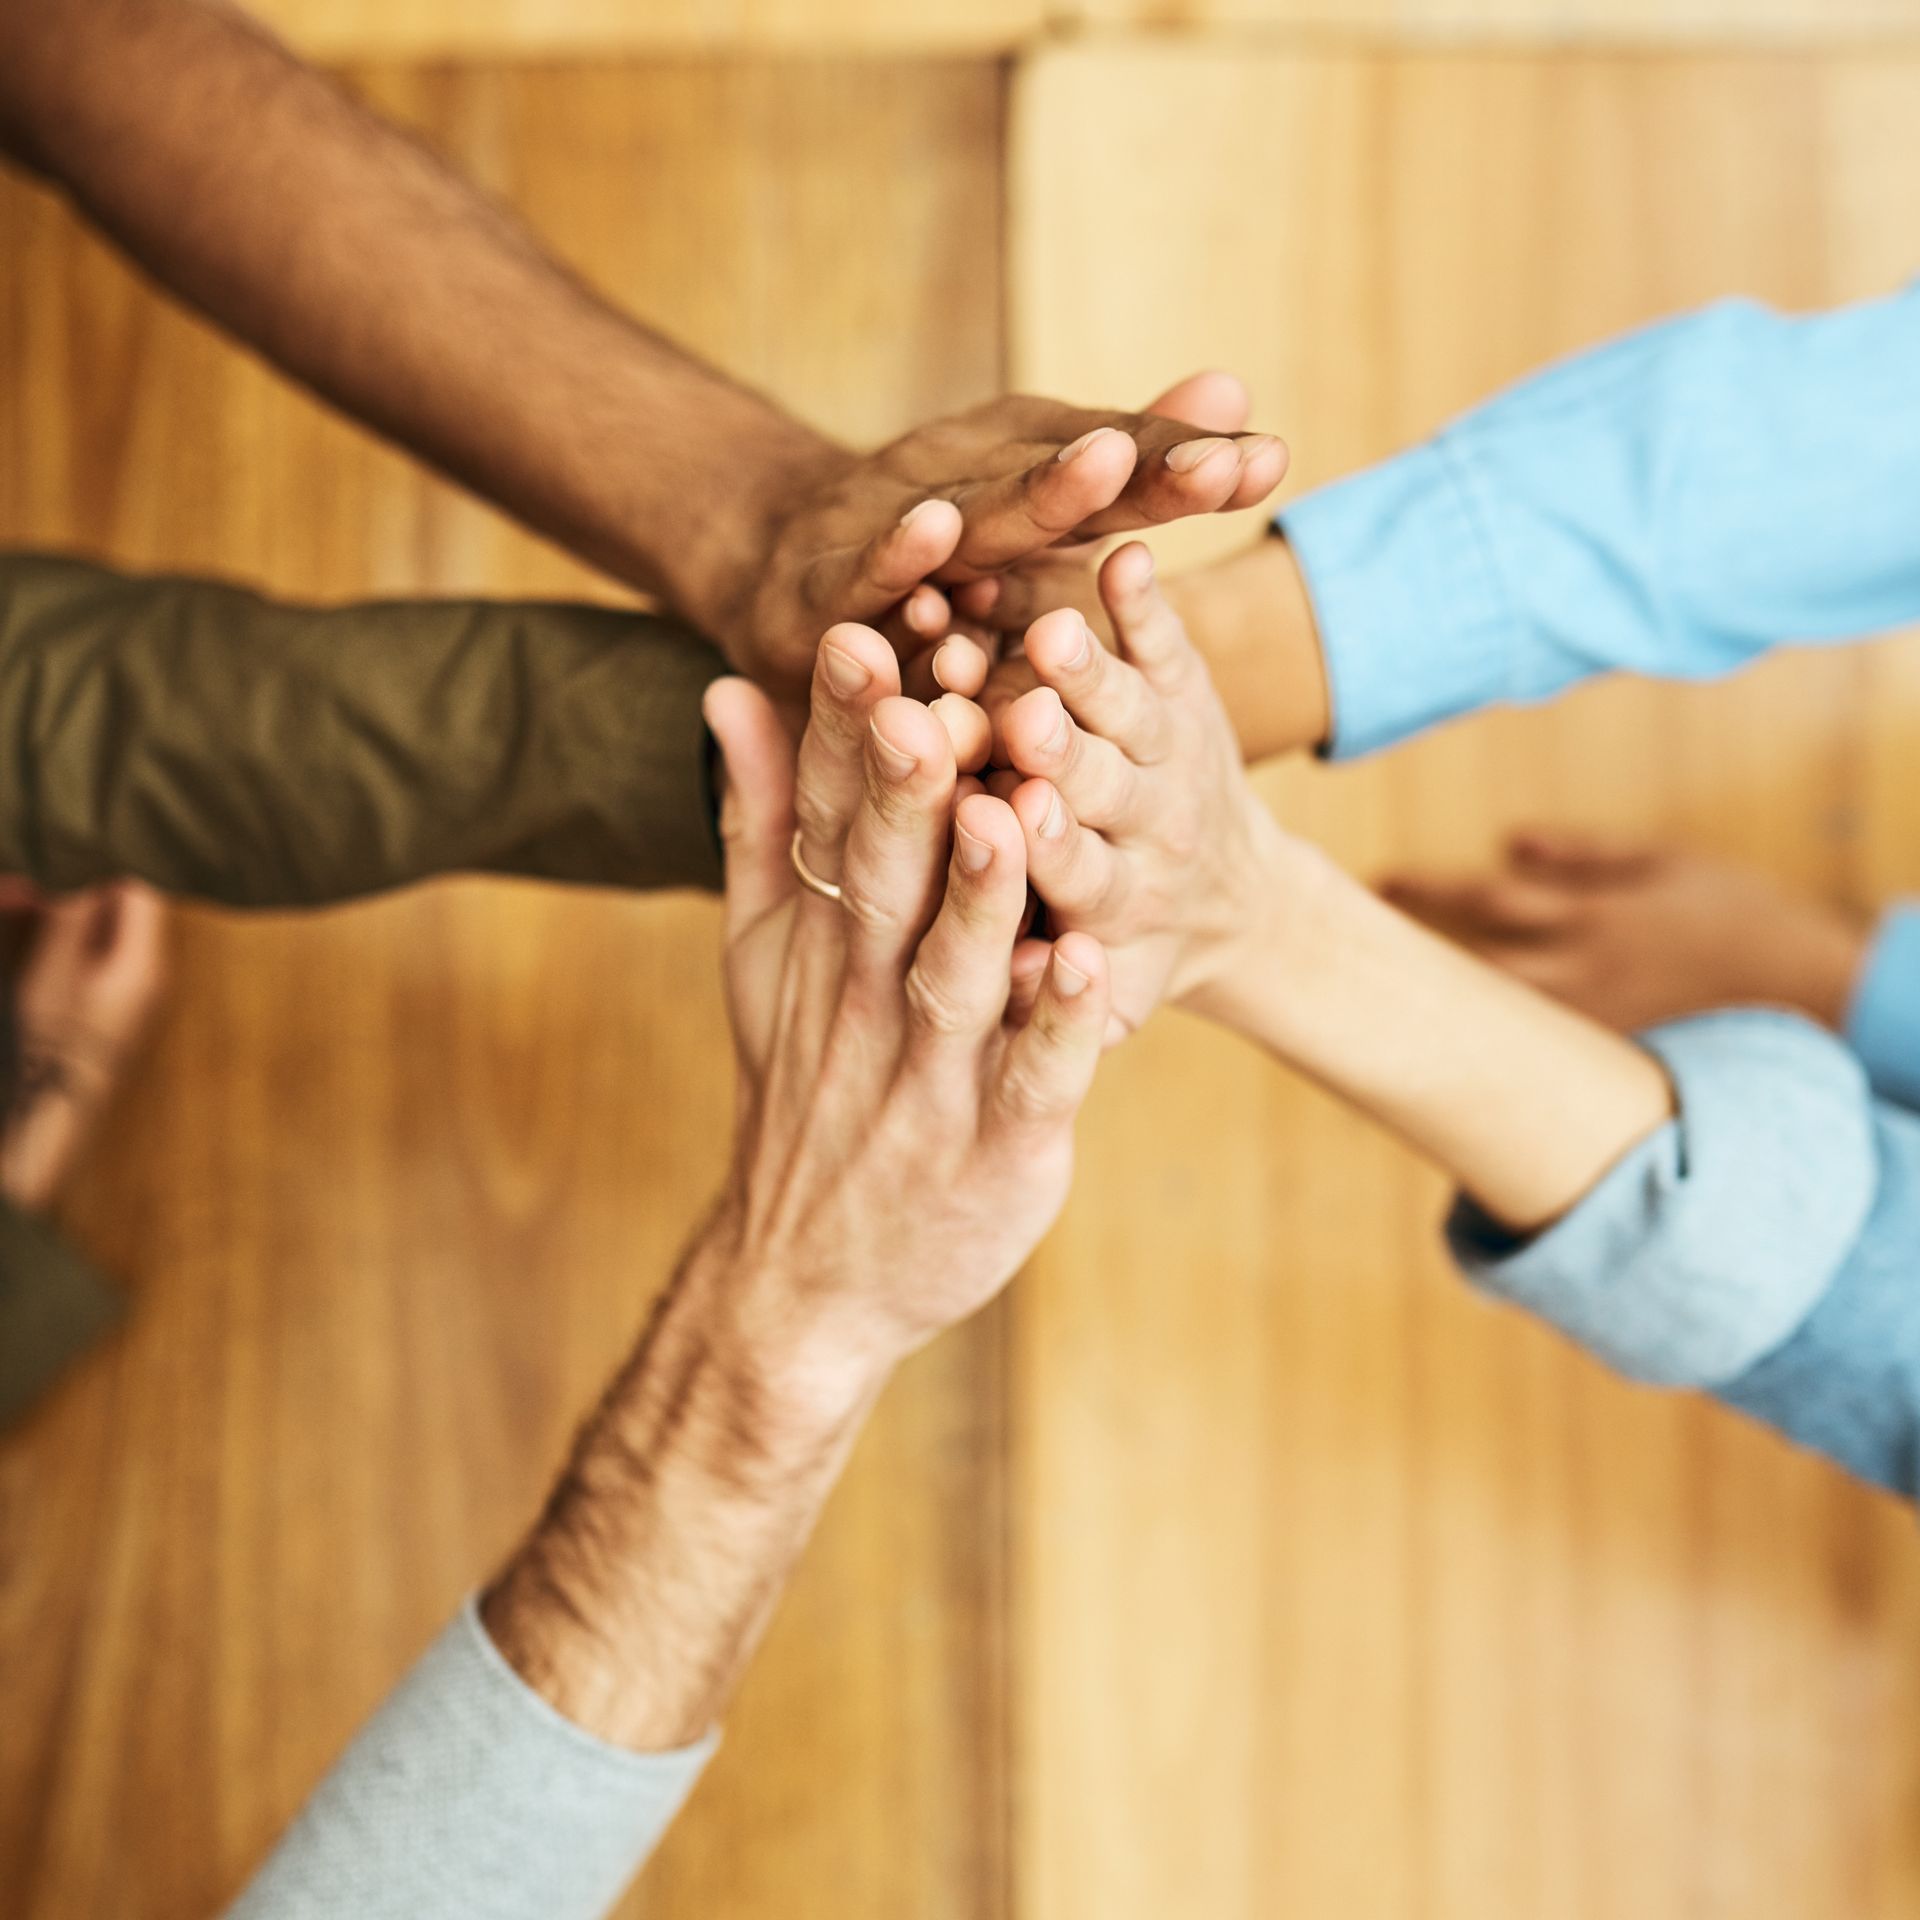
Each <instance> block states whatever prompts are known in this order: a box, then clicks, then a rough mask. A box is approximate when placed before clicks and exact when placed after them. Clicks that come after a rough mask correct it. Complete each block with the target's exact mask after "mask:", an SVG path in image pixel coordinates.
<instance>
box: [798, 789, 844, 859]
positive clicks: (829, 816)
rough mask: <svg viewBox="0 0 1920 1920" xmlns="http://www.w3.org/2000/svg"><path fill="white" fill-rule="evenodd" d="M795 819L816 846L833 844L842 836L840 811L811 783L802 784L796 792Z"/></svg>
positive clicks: (803, 832) (806, 836)
mask: <svg viewBox="0 0 1920 1920" xmlns="http://www.w3.org/2000/svg"><path fill="white" fill-rule="evenodd" d="M793 818H794V824H795V825H796V826H798V827H799V829H800V831H801V833H802V834H803V835H804V836H805V838H806V839H807V840H809V841H811V842H812V843H813V844H814V845H816V846H818V845H821V844H823V843H825V844H831V843H832V842H833V841H834V840H836V839H837V838H838V837H839V835H840V831H841V819H840V813H839V810H838V809H837V808H836V807H834V806H833V805H832V804H831V802H829V801H828V799H827V798H826V796H825V795H824V794H823V793H821V791H820V790H819V788H818V787H816V786H814V785H812V784H811V783H810V782H802V783H801V785H800V786H799V787H798V788H797V789H796V790H795V793H794V796H793Z"/></svg>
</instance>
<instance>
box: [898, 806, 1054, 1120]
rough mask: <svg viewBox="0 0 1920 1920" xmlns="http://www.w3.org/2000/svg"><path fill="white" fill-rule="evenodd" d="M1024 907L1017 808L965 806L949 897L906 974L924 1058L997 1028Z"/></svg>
mask: <svg viewBox="0 0 1920 1920" xmlns="http://www.w3.org/2000/svg"><path fill="white" fill-rule="evenodd" d="M1026 902H1027V862H1026V848H1025V845H1024V843H1023V841H1022V838H1021V833H1020V823H1019V821H1018V820H1016V819H1015V818H1014V817H1013V811H1012V809H1011V808H1010V807H1008V806H1007V805H1006V804H1005V803H1004V802H1003V801H999V800H990V799H989V798H988V797H987V796H986V795H985V794H976V795H974V796H973V797H971V798H970V799H967V800H964V801H962V802H961V803H960V806H959V808H958V809H957V810H956V812H955V815H954V823H953V855H952V859H951V860H950V862H949V864H948V868H947V891H946V897H945V899H944V900H943V901H942V902H941V905H940V910H939V912H938V914H937V915H936V916H935V918H934V922H933V925H932V927H931V928H930V929H929V930H928V932H927V937H926V938H925V939H924V940H923V941H921V943H920V949H919V952H918V953H916V954H915V956H914V960H913V965H912V966H911V967H910V968H909V969H908V972H907V989H906V991H907V1010H908V1019H909V1023H910V1026H911V1029H912V1032H913V1034H914V1036H915V1041H916V1043H917V1045H918V1047H919V1048H920V1049H921V1050H922V1051H923V1052H935V1053H937V1052H942V1051H950V1050H951V1049H952V1047H953V1045H954V1043H956V1042H957V1043H959V1044H960V1045H962V1046H964V1047H968V1048H976V1049H977V1048H978V1046H979V1045H980V1043H981V1041H983V1040H984V1039H985V1038H986V1036H987V1035H988V1034H989V1033H991V1032H993V1031H994V1030H995V1029H996V1028H997V1027H998V1026H999V1024H1000V1019H1001V1016H1002V1014H1003V1013H1004V1012H1005V1010H1006V1004H1007V990H1008V982H1009V978H1010V975H1009V971H1008V962H1009V957H1010V955H1011V954H1012V951H1013V944H1014V941H1015V940H1016V939H1017V938H1018V936H1019V931H1020V916H1021V913H1022V912H1023V910H1024V909H1025V907H1026ZM973 1084H975V1085H977V1082H974V1083H973Z"/></svg>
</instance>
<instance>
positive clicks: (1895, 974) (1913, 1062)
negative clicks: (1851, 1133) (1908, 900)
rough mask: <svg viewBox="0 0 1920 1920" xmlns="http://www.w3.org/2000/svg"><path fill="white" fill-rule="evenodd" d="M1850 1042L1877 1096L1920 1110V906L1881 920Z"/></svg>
mask: <svg viewBox="0 0 1920 1920" xmlns="http://www.w3.org/2000/svg"><path fill="white" fill-rule="evenodd" d="M1847 1044H1848V1045H1849V1046H1850V1047H1852V1049H1853V1050H1854V1052H1855V1053H1857V1054H1858V1055H1859V1056H1860V1058H1861V1061H1862V1062H1863V1064H1864V1065H1865V1067H1866V1069H1867V1077H1868V1078H1869V1079H1870V1080H1871V1081H1872V1082H1873V1086H1874V1091H1875V1092H1876V1093H1878V1094H1879V1095H1880V1096H1881V1097H1882V1098H1883V1099H1886V1100H1891V1101H1893V1102H1894V1103H1895V1104H1896V1105H1898V1106H1902V1107H1910V1108H1912V1109H1913V1110H1914V1111H1915V1112H1920V904H1910V905H1907V906H1901V907H1895V908H1894V909H1893V910H1892V912H1890V913H1889V914H1888V915H1887V916H1886V918H1885V919H1884V920H1882V921H1881V923H1880V929H1879V931H1878V932H1877V933H1876V934H1875V935H1874V940H1873V947H1872V950H1871V951H1870V952H1869V953H1868V955H1867V964H1866V967H1865V970H1864V971H1863V972H1862V973H1861V975H1860V983H1859V985H1858V986H1857V987H1856V988H1855V989H1854V995H1853V1005H1852V1007H1851V1008H1850V1009H1849V1011H1848V1014H1847Z"/></svg>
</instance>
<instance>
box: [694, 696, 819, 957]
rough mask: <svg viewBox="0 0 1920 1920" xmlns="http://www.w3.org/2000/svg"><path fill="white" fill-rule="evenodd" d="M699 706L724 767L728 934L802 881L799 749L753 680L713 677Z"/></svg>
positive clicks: (722, 833) (722, 818)
mask: <svg viewBox="0 0 1920 1920" xmlns="http://www.w3.org/2000/svg"><path fill="white" fill-rule="evenodd" d="M700 710H701V712H702V713H703V714H704V715H705V716H706V721H707V726H708V728H709V730H710V731H711V732H712V734H713V737H714V739H715V740H716V741H718V742H719V745H720V757H721V761H722V764H723V766H724V769H725V780H726V791H725V793H724V794H723V795H722V796H721V801H720V842H721V845H722V847H723V849H724V850H725V855H726V874H727V878H726V910H727V938H728V939H729V940H730V941H731V940H733V939H734V938H736V937H737V936H738V935H739V934H740V933H742V932H744V931H745V930H746V929H747V928H748V927H751V926H754V925H756V924H757V923H758V922H759V921H761V920H762V919H764V918H765V917H766V916H767V915H768V914H769V913H771V912H772V911H773V910H774V909H775V908H776V907H778V906H779V905H780V904H781V902H782V901H784V900H785V899H786V898H787V896H788V895H789V894H790V893H792V891H793V890H794V888H795V886H796V885H798V882H797V881H796V880H795V878H794V873H793V863H792V860H791V858H790V851H791V847H792V843H793V786H794V764H795V758H796V751H795V748H794V746H793V743H792V742H791V741H790V740H789V739H788V738H787V730H786V728H785V727H783V726H782V725H781V724H780V716H779V714H778V712H777V711H776V710H775V708H774V705H773V702H772V701H771V700H769V699H768V698H767V696H766V694H765V692H764V691H763V690H762V689H761V688H759V687H757V686H755V685H754V683H753V682H752V681H751V680H740V679H735V678H731V677H730V678H727V679H724V680H716V681H715V682H714V683H713V685H712V686H710V687H709V688H708V689H707V692H706V697H705V699H704V700H702V702H701V704H700Z"/></svg>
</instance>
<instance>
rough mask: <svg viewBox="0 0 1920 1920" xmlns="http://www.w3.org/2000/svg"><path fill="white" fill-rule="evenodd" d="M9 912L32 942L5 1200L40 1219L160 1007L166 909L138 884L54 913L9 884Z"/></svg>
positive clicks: (21, 994)
mask: <svg viewBox="0 0 1920 1920" xmlns="http://www.w3.org/2000/svg"><path fill="white" fill-rule="evenodd" d="M0 913H4V914H5V915H6V917H7V918H9V919H11V920H12V921H13V922H14V928H15V931H16V932H18V933H21V934H23V935H24V936H25V938H26V941H27V945H26V949H25V952H26V958H25V961H24V963H23V964H22V966H21V967H20V970H19V973H18V977H17V979H16V982H15V986H14V1004H13V1026H14V1040H15V1047H14V1055H15V1057H14V1061H13V1072H12V1084H11V1085H10V1086H9V1087H8V1088H7V1089H5V1092H6V1095H7V1098H6V1107H5V1117H4V1121H0V1193H4V1195H5V1196H6V1198H7V1199H8V1200H9V1201H10V1202H11V1203H12V1204H13V1205H14V1206H16V1207H19V1208H21V1209H23V1210H24V1211H26V1212H29V1213H37V1212H42V1211H44V1210H45V1209H46V1208H47V1207H49V1206H51V1205H52V1204H53V1201H54V1199H55V1198H56V1197H57V1195H58V1193H59V1190H60V1187H61V1184H62V1182H63V1181H64V1180H65V1179H66V1177H67V1175H68V1173H69V1172H70V1171H71V1170H72V1167H73V1163H74V1161H75V1159H76V1158H77V1157H78V1154H79V1152H80V1149H81V1148H82V1147H83V1146H84V1145H85V1143H86V1140H87V1137H88V1135H89V1134H90V1133H91V1131H92V1129H93V1126H94V1123H95V1121H96V1120H97V1119H98V1118H99V1115H100V1112H101V1110H102V1108H103V1107H104V1106H105V1104H106V1102H107V1100H108V1098H109V1096H110V1095H111V1094H112V1092H113V1090H114V1087H115V1086H116V1085H117V1084H118V1082H119V1078H120V1075H121V1072H122V1070H123V1068H124V1067H125V1064H126V1061H127V1057H128V1055H129V1054H130V1053H131V1052H132V1050H133V1048H134V1046H135V1044H136V1043H137V1041H138V1040H139V1038H140V1036H141V1034H142V1033H143V1032H144V1030H145V1028H146V1025H147V1022H148V1020H149V1018H150V1017H151V1015H152V1012H153V1009H154V1007H155V1006H156V1005H157V1004H158V1001H159V997H160V992H161V988H162V985H163V982H164V977H165V971H166V969H165V960H164V933H165V909H164V908H163V907H162V906H161V904H160V900H159V898H158V896H157V895H155V894H154V893H152V892H150V891H149V890H148V889H147V888H145V887H142V886H138V885H135V884H133V883H132V882H126V883H122V884H120V885H116V886H107V887H98V888H95V889H93V890H91V891H90V892H87V893H78V894H74V895H72V896H70V897H69V898H67V899H64V900H56V901H53V902H51V903H49V904H45V905H43V904H41V903H40V902H39V900H38V897H37V896H36V895H34V894H33V893H32V891H31V890H30V889H27V888H24V887H20V886H18V885H11V884H10V885H9V886H8V888H7V891H6V894H5V897H4V899H0Z"/></svg>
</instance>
